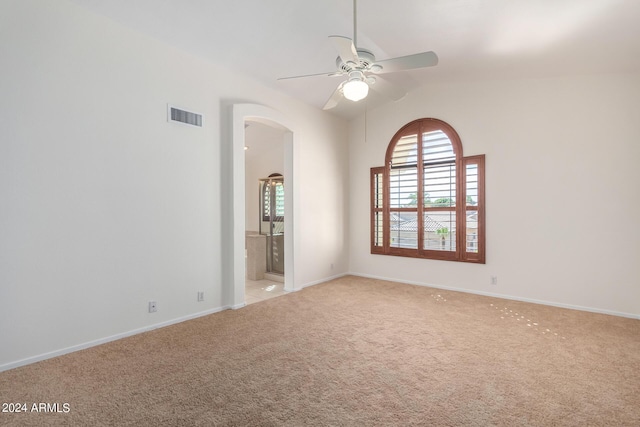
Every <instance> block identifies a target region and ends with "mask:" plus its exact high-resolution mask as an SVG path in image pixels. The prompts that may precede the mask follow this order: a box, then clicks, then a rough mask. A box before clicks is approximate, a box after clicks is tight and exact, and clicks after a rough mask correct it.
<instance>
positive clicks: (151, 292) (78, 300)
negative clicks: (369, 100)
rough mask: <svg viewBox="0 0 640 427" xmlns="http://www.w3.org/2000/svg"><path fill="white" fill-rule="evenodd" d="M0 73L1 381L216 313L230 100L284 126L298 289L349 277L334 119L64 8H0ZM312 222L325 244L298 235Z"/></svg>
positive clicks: (340, 147) (37, 4) (313, 235)
mask: <svg viewBox="0 0 640 427" xmlns="http://www.w3.org/2000/svg"><path fill="white" fill-rule="evenodd" d="M0 69H1V70H2V79H0V120H1V127H0V203H1V204H2V206H1V209H0V370H2V369H7V368H11V367H13V366H18V365H20V364H24V363H28V362H31V361H34V360H38V359H39V358H44V357H47V356H51V355H55V354H59V353H60V352H64V351H66V350H65V349H77V348H80V347H82V346H85V345H89V344H91V343H95V342H100V341H104V340H108V339H110V338H115V337H118V336H123V335H126V334H128V333H132V332H135V331H140V330H144V329H148V328H151V327H154V325H162V324H165V323H168V322H172V321H175V320H176V319H184V318H188V317H190V316H194V315H197V314H198V313H203V312H211V311H216V310H219V309H222V308H225V304H226V303H225V301H224V300H223V296H224V292H223V287H224V284H223V283H221V270H222V267H223V266H222V265H221V264H222V261H221V260H222V259H223V256H222V254H223V253H224V251H225V249H224V248H223V247H222V246H221V238H220V235H221V232H222V230H223V229H224V228H225V227H227V226H228V225H226V224H223V223H222V220H221V216H222V215H221V209H222V207H221V205H222V202H223V201H225V200H228V199H229V197H228V195H227V193H228V192H229V191H230V190H229V189H228V188H227V187H223V186H221V184H220V182H221V172H220V171H221V168H222V164H221V162H222V161H223V160H222V156H221V150H222V146H223V145H224V144H229V143H230V141H228V140H227V139H223V136H222V135H227V136H228V135H230V134H231V132H230V131H229V130H228V129H226V128H225V127H226V126H229V125H230V123H228V122H227V121H226V120H223V118H224V117H225V114H226V115H227V117H228V113H227V111H226V109H228V108H229V107H228V106H229V105H230V104H231V103H232V102H234V100H240V101H241V102H253V103H256V104H264V105H268V106H270V107H271V108H274V109H276V110H278V111H280V112H281V113H282V114H284V115H286V116H287V117H288V118H290V120H291V122H292V123H295V128H296V132H297V138H298V139H299V141H300V144H301V146H302V150H301V152H300V153H299V154H298V157H297V161H298V162H299V167H300V171H301V172H300V174H299V176H298V177H297V183H298V185H300V187H301V188H303V189H304V192H303V194H305V196H304V197H305V199H306V198H307V196H306V194H307V192H308V194H310V195H313V197H310V198H309V199H308V200H306V201H305V202H304V203H302V204H301V209H300V218H299V224H300V226H301V227H305V232H304V235H303V236H300V238H299V245H298V247H297V248H296V251H297V252H296V264H297V267H296V272H297V274H296V278H297V280H299V281H300V286H303V285H304V284H307V283H313V282H317V281H320V280H322V279H323V278H327V277H330V276H332V275H335V274H337V273H344V272H346V271H347V270H348V252H347V245H346V240H345V239H346V234H345V232H344V230H345V224H346V223H347V221H348V219H347V216H346V208H345V207H344V205H345V202H346V193H347V184H346V182H347V179H346V170H347V169H346V167H347V163H346V156H347V149H346V146H347V141H346V139H347V138H346V135H347V127H346V124H345V122H343V121H342V120H339V119H337V118H335V117H332V116H330V115H328V114H326V113H324V112H321V111H319V110H316V109H313V108H310V107H308V106H305V105H303V104H301V103H298V102H295V101H293V100H291V99H290V98H287V97H285V96H283V95H281V94H278V93H276V92H274V91H271V90H268V89H266V88H264V87H262V86H261V85H259V84H256V83H254V82H253V81H251V80H249V79H246V78H243V77H242V76H238V75H236V74H235V73H233V72H231V71H227V70H225V69H223V68H220V67H218V66H216V65H214V64H211V63H208V62H205V61H203V60H200V59H198V58H195V57H193V56H190V55H188V54H185V53H182V52H180V51H178V50H175V49H173V48H171V47H169V46H166V45H164V44H162V43H159V42H156V41H154V40H152V39H150V38H147V37H145V36H142V35H140V34H138V33H135V32H132V31H129V30H127V29H125V28H124V27H121V26H119V25H118V24H115V23H113V22H111V21H109V20H107V19H105V18H102V17H99V16H96V15H93V14H91V13H89V12H87V11H85V10H84V9H82V8H80V7H78V6H76V5H73V4H69V3H67V2H66V1H64V0H57V1H56V2H43V1H32V0H25V1H4V2H2V5H1V6H0ZM167 103H172V104H175V105H178V106H181V107H184V108H186V109H192V110H194V111H197V112H200V113H202V114H204V127H203V128H201V129H196V128H192V127H188V126H185V125H180V124H173V123H167V121H166V104H167ZM224 138H226V137H224ZM326 170H330V171H332V172H333V173H332V175H330V176H329V177H328V178H326V179H324V180H322V181H320V180H318V179H317V176H316V173H317V172H319V171H326ZM316 197H319V198H322V199H323V200H324V203H323V206H322V212H318V211H317V206H314V203H313V199H315V198H316ZM307 202H308V204H307ZM319 216H320V217H321V218H320V219H322V220H323V221H324V224H326V225H327V227H330V228H331V229H332V230H334V231H335V232H333V233H325V232H324V230H319V229H317V228H316V227H311V225H313V224H315V223H316V221H317V220H318V219H319ZM318 241H322V244H321V245H318V244H316V242H318ZM317 259H320V260H323V263H322V264H319V265H314V264H313V262H314V260H317ZM330 260H331V262H333V261H335V260H343V261H341V262H338V261H336V262H335V267H334V270H331V268H330V266H329V261H330ZM197 291H204V292H205V301H204V302H200V303H198V302H196V293H197ZM152 299H153V300H156V301H157V302H158V307H159V310H158V312H157V313H154V314H149V313H147V302H148V301H149V300H152Z"/></svg>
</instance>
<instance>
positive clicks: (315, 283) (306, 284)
mask: <svg viewBox="0 0 640 427" xmlns="http://www.w3.org/2000/svg"><path fill="white" fill-rule="evenodd" d="M350 274H351V273H341V274H336V275H335V276H331V277H325V278H324V279H320V280H315V281H313V282H309V283H305V284H304V285H302V287H301V289H304V288H308V287H309V286H313V285H319V284H320V283H324V282H328V281H330V280H335V279H339V278H341V277H344V276H349V275H350ZM353 276H356V274H354V275H353Z"/></svg>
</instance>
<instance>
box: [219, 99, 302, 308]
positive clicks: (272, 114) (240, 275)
mask: <svg viewBox="0 0 640 427" xmlns="http://www.w3.org/2000/svg"><path fill="white" fill-rule="evenodd" d="M253 123H259V124H262V125H267V126H268V127H271V128H273V129H278V130H280V131H281V134H280V136H281V141H282V142H283V147H284V148H283V151H284V155H283V158H284V165H283V168H282V169H281V170H280V171H278V172H281V173H282V175H283V176H284V177H285V179H286V182H287V184H286V185H285V186H284V196H285V197H284V210H285V217H286V221H285V222H284V248H285V251H284V266H285V268H284V291H285V292H292V291H297V290H299V287H298V285H297V284H296V276H295V270H296V269H295V266H296V262H295V250H294V249H295V247H296V246H297V241H298V239H299V236H296V235H294V232H293V230H294V224H295V222H296V215H297V212H298V210H299V207H298V203H299V197H297V193H298V188H297V187H296V185H295V176H296V174H297V168H296V166H295V165H296V164H297V157H298V150H297V149H296V147H297V143H298V142H297V138H296V134H295V132H294V130H293V126H292V125H291V122H290V120H289V119H288V118H287V117H285V116H283V115H282V114H281V113H280V112H278V111H276V110H274V109H272V108H269V107H265V106H263V105H257V104H234V105H233V106H232V109H231V135H230V136H231V141H230V144H229V145H228V146H227V147H228V148H229V149H228V150H226V151H225V152H226V154H225V152H223V158H226V159H227V160H228V163H226V164H227V165H228V167H227V169H226V172H224V174H225V175H224V176H227V177H229V179H230V182H229V184H230V186H229V187H227V188H230V190H231V192H230V194H229V193H227V194H229V196H230V198H229V199H228V200H229V204H228V205H227V208H225V209H223V214H224V216H225V218H224V221H223V223H224V224H228V226H227V227H223V230H222V233H223V234H222V236H223V245H224V246H225V247H227V248H228V251H227V252H226V254H227V255H226V256H225V258H226V261H225V262H223V270H222V277H223V281H224V283H225V286H224V288H223V295H224V300H225V301H227V303H226V304H227V306H229V307H231V308H240V307H244V306H245V305H246V300H245V275H246V258H245V256H246V255H247V252H246V251H245V240H246V236H247V228H246V223H247V222H248V221H249V220H250V219H248V218H247V217H246V215H248V214H247V210H246V209H245V205H246V204H247V203H249V202H248V201H249V200H254V201H255V203H257V201H258V197H256V196H254V197H252V198H247V197H246V194H247V193H248V191H247V188H249V191H253V192H254V194H255V189H256V187H257V186H258V182H257V179H256V180H255V181H253V183H249V182H247V180H246V176H245V174H246V170H245V169H246V168H245V153H246V151H251V147H250V148H249V149H248V150H246V151H245V149H244V147H245V145H246V140H245V132H246V131H248V129H250V128H251V126H249V127H248V128H245V125H246V124H249V125H251V124H253ZM272 172H274V171H273V170H272V171H269V174H270V173H272ZM269 174H267V175H262V176H260V177H258V178H264V177H268V175H269ZM251 189H253V190H251ZM250 203H254V202H250Z"/></svg>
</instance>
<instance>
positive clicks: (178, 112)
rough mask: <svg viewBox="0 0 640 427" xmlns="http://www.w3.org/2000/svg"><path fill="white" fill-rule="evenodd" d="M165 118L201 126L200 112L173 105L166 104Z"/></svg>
mask: <svg viewBox="0 0 640 427" xmlns="http://www.w3.org/2000/svg"><path fill="white" fill-rule="evenodd" d="M167 120H168V121H170V122H179V123H185V124H187V125H191V126H198V127H202V114H198V113H193V112H191V111H186V110H182V109H180V108H177V107H174V106H173V105H167Z"/></svg>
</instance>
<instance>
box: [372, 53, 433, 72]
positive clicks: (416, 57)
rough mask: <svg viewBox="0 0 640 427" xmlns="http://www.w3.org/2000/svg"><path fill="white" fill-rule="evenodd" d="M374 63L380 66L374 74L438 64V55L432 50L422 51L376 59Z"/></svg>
mask: <svg viewBox="0 0 640 427" xmlns="http://www.w3.org/2000/svg"><path fill="white" fill-rule="evenodd" d="M375 65H379V66H381V67H382V70H380V71H377V72H376V74H381V73H393V72H395V71H403V70H413V69H415V68H424V67H433V66H434V65H438V55H436V54H435V53H434V52H422V53H416V54H413V55H407V56H400V57H398V58H391V59H385V60H384V61H377V62H376V64H375ZM372 71H373V70H372ZM374 72H375V71H374Z"/></svg>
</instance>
